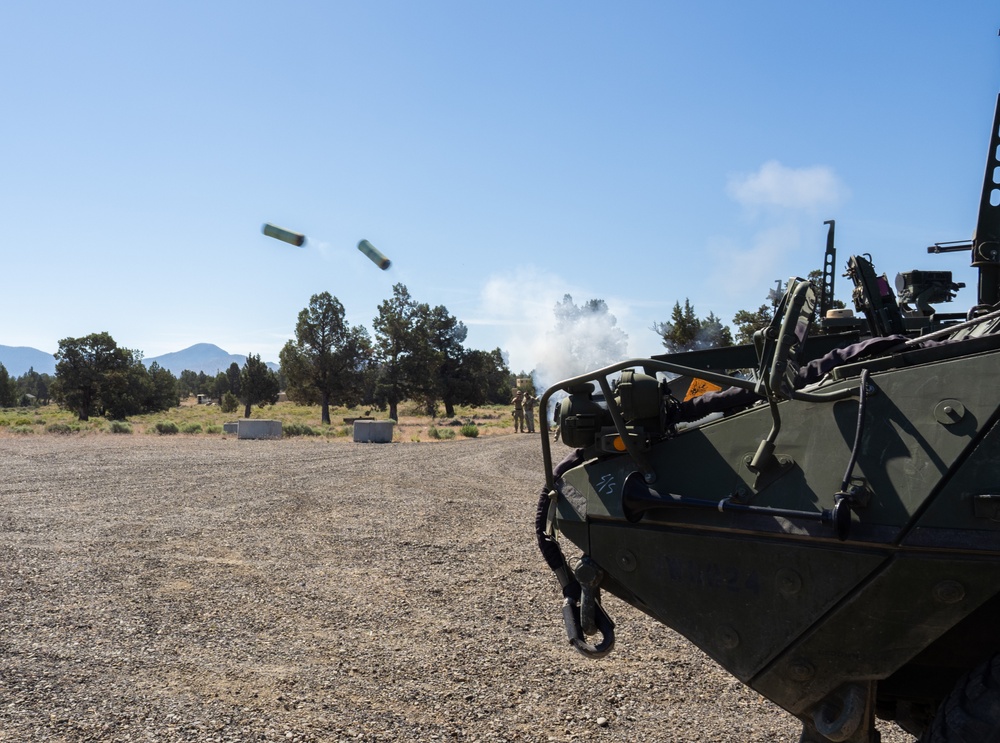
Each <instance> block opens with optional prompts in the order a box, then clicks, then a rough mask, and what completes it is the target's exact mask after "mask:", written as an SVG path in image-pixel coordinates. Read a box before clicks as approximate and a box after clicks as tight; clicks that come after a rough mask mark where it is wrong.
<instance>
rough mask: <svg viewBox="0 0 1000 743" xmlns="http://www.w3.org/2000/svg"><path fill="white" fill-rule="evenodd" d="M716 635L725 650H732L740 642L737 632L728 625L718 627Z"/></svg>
mask: <svg viewBox="0 0 1000 743" xmlns="http://www.w3.org/2000/svg"><path fill="white" fill-rule="evenodd" d="M717 637H718V639H719V644H720V645H721V646H722V647H724V648H725V649H726V650H732V649H733V648H735V647H736V646H737V645H739V644H740V635H739V633H738V632H737V631H736V630H735V629H733V628H732V627H730V626H728V625H724V626H722V627H719V631H718V634H717Z"/></svg>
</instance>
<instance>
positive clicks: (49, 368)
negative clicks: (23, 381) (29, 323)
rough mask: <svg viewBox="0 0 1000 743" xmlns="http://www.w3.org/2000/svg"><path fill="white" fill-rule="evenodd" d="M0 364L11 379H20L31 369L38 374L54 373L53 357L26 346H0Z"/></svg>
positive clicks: (54, 362)
mask: <svg viewBox="0 0 1000 743" xmlns="http://www.w3.org/2000/svg"><path fill="white" fill-rule="evenodd" d="M0 364H3V367H4V369H6V370H7V374H9V375H10V376H11V377H20V376H22V375H24V374H27V373H28V372H29V371H30V370H31V369H34V370H35V371H36V372H38V373H39V374H55V373H56V357H55V356H53V355H52V354H50V353H45V351H39V350H38V349H37V348H29V347H28V346H0Z"/></svg>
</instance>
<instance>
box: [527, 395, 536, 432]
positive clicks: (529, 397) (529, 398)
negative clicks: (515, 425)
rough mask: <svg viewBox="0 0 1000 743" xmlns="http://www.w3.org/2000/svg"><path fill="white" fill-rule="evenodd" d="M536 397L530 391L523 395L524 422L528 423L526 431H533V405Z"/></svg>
mask: <svg viewBox="0 0 1000 743" xmlns="http://www.w3.org/2000/svg"><path fill="white" fill-rule="evenodd" d="M537 403H538V398H537V397H535V396H534V395H532V394H531V393H530V392H529V393H528V394H527V395H525V396H524V403H523V405H524V422H525V423H527V424H528V433H534V432H535V405H536V404H537Z"/></svg>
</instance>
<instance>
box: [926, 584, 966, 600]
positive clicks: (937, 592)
mask: <svg viewBox="0 0 1000 743" xmlns="http://www.w3.org/2000/svg"><path fill="white" fill-rule="evenodd" d="M932 593H933V594H934V600H935V601H937V602H938V603H941V604H957V603H958V602H959V601H961V600H962V599H964V598H965V586H963V585H962V584H961V583H959V582H958V581H957V580H943V581H941V582H940V583H938V584H937V585H936V586H934V590H933V592H932Z"/></svg>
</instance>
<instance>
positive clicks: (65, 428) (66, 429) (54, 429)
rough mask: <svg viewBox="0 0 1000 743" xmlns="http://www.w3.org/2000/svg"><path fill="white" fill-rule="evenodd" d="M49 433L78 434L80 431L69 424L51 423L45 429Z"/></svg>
mask: <svg viewBox="0 0 1000 743" xmlns="http://www.w3.org/2000/svg"><path fill="white" fill-rule="evenodd" d="M45 430H46V431H47V432H48V433H76V432H77V431H79V430H80V429H79V428H78V427H76V426H71V425H69V424H68V423H50V424H49V425H47V426H46V427H45Z"/></svg>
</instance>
